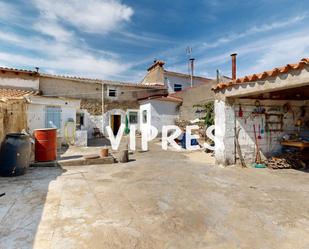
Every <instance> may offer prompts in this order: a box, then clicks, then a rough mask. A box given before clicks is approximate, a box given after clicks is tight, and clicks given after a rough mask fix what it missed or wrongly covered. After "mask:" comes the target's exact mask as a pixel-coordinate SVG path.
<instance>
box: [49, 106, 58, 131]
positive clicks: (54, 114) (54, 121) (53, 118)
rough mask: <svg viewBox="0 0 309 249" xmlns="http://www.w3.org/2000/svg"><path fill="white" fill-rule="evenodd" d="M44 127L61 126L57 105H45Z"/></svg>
mask: <svg viewBox="0 0 309 249" xmlns="http://www.w3.org/2000/svg"><path fill="white" fill-rule="evenodd" d="M45 117H46V118H45V126H46V128H57V129H60V128H61V108H60V107H57V106H47V107H46V113H45Z"/></svg>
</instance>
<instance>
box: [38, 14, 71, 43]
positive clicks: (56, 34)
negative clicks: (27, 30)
mask: <svg viewBox="0 0 309 249" xmlns="http://www.w3.org/2000/svg"><path fill="white" fill-rule="evenodd" d="M33 28H34V29H35V30H37V31H39V32H41V33H42V34H45V35H49V36H51V37H53V38H54V39H55V40H58V41H70V40H72V39H73V36H74V33H73V32H72V31H69V30H66V29H65V28H63V27H62V26H61V25H59V24H58V23H57V22H55V21H52V20H44V19H43V20H41V21H40V22H37V23H35V24H34V25H33Z"/></svg>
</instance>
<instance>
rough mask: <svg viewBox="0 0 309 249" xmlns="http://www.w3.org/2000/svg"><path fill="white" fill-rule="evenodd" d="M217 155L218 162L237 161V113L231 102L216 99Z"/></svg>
mask: <svg viewBox="0 0 309 249" xmlns="http://www.w3.org/2000/svg"><path fill="white" fill-rule="evenodd" d="M214 107H215V135H216V139H217V141H216V144H215V157H216V163H217V164H220V165H229V164H234V163H235V113H234V107H233V105H232V104H231V103H228V102H225V101H221V100H216V101H215V105H214Z"/></svg>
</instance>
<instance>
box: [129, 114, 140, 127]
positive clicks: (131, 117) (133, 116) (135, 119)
mask: <svg viewBox="0 0 309 249" xmlns="http://www.w3.org/2000/svg"><path fill="white" fill-rule="evenodd" d="M129 123H130V124H137V123H138V113H137V112H129Z"/></svg>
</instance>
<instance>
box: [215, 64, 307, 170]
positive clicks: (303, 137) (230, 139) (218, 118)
mask: <svg viewBox="0 0 309 249" xmlns="http://www.w3.org/2000/svg"><path fill="white" fill-rule="evenodd" d="M213 90H214V91H215V98H216V100H215V125H216V138H217V141H216V149H215V157H216V161H217V163H218V164H223V165H230V164H235V162H236V161H237V160H238V159H239V155H241V156H242V157H243V158H244V160H245V162H246V163H247V164H251V163H254V162H255V161H256V156H257V152H259V153H260V155H261V158H262V160H266V158H269V157H271V156H274V155H279V154H282V153H285V152H286V151H289V150H290V151H293V150H295V151H296V152H297V151H299V156H300V160H304V161H306V160H307V159H308V158H306V155H307V156H308V154H309V153H307V152H304V151H306V149H307V147H309V143H308V141H309V128H308V127H309V58H304V59H302V60H301V61H299V62H298V63H295V64H287V65H286V66H283V67H280V68H274V69H273V70H270V71H265V72H263V73H260V74H253V75H249V76H245V77H243V78H239V79H235V80H233V81H231V82H228V83H220V84H218V85H216V86H215V88H214V89H213ZM238 130H239V137H238V139H237V140H236V138H235V135H236V131H238ZM254 130H255V131H254ZM237 141H238V142H239V145H240V150H241V154H239V153H238V150H237V146H236V145H237ZM257 145H258V147H257ZM257 148H259V150H258V149H257ZM297 153H298V152H297Z"/></svg>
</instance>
